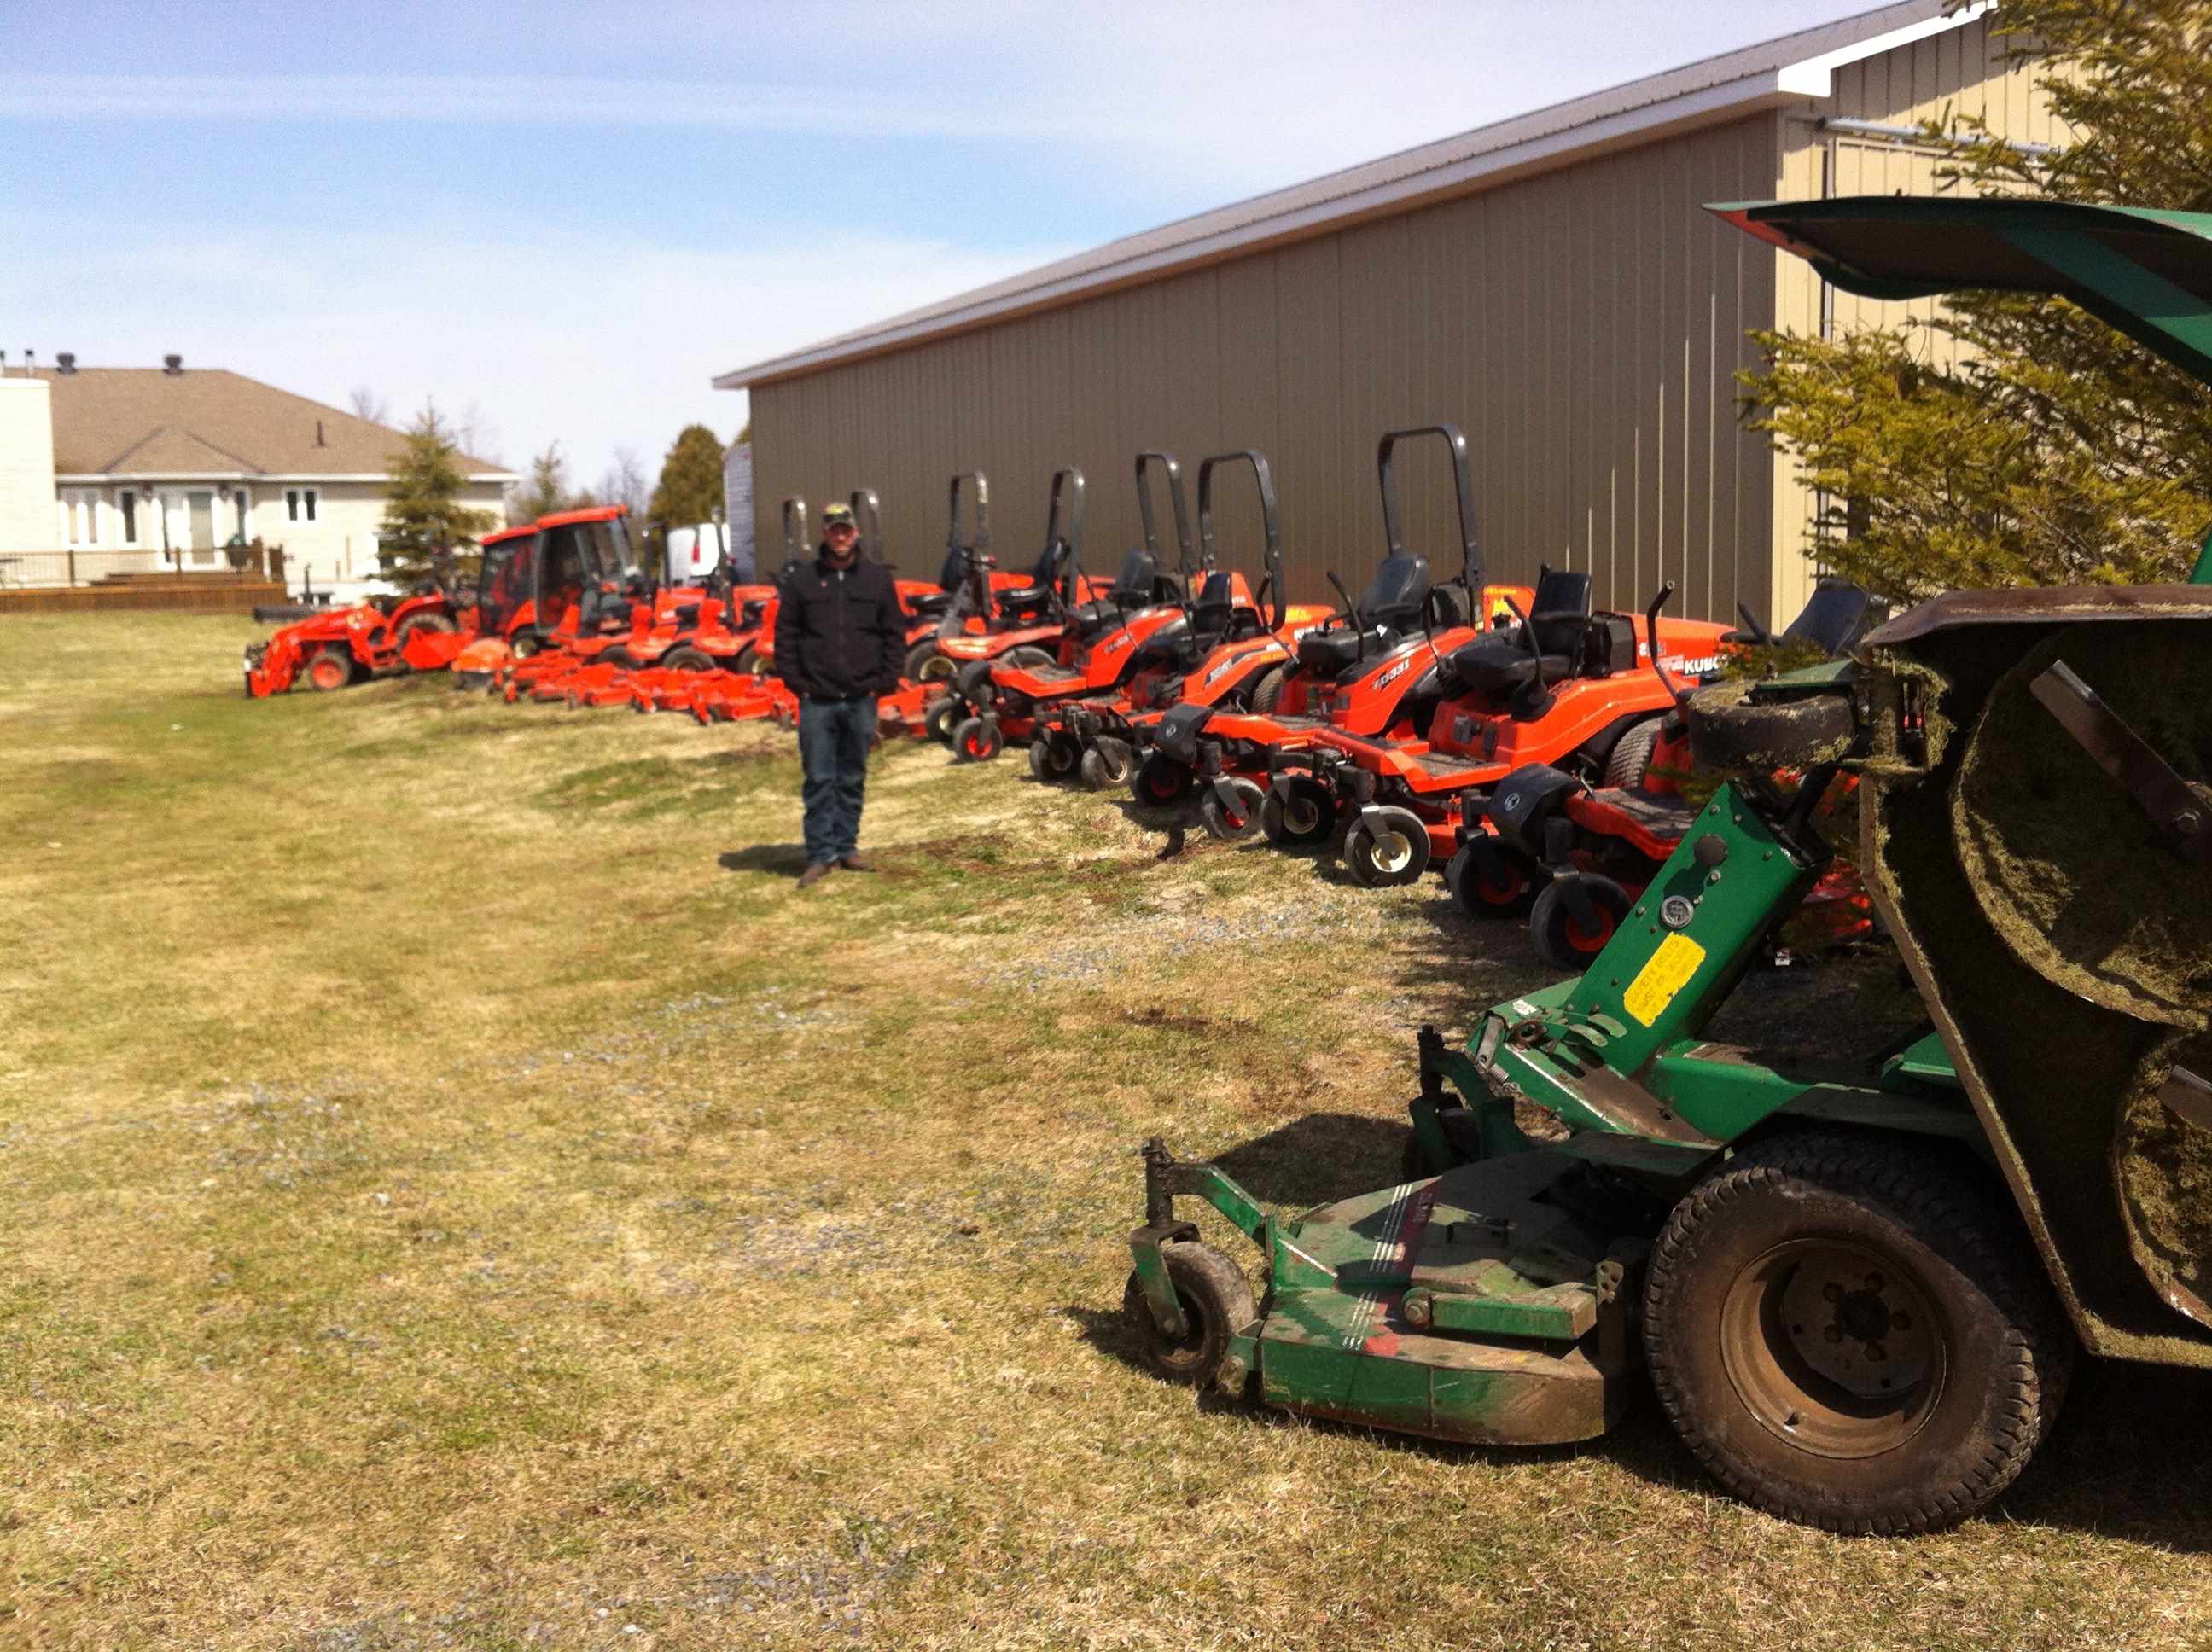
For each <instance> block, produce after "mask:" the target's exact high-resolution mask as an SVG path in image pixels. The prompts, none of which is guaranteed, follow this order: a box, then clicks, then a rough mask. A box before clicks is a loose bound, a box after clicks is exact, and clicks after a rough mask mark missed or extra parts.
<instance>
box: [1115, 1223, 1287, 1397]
mask: <svg viewBox="0 0 2212 1652" xmlns="http://www.w3.org/2000/svg"><path fill="white" fill-rule="evenodd" d="M1160 1260H1161V1261H1162V1262H1164V1263H1165V1264H1166V1265H1167V1272H1168V1278H1169V1279H1170V1281H1171V1282H1172V1283H1173V1284H1174V1285H1175V1289H1176V1301H1178V1302H1179V1303H1182V1314H1183V1319H1184V1320H1185V1321H1186V1322H1187V1323H1188V1326H1189V1327H1190V1334H1189V1335H1188V1336H1187V1337H1185V1338H1184V1339H1182V1341H1180V1342H1176V1341H1173V1340H1171V1339H1170V1338H1169V1336H1168V1333H1166V1332H1164V1331H1163V1330H1161V1329H1160V1327H1159V1321H1158V1320H1156V1319H1154V1318H1153V1317H1152V1305H1151V1304H1150V1303H1147V1302H1146V1300H1145V1287H1144V1284H1143V1282H1142V1281H1141V1280H1139V1278H1137V1276H1136V1275H1135V1274H1134V1273H1131V1274H1130V1275H1129V1284H1128V1288H1127V1290H1125V1291H1122V1293H1121V1315H1122V1317H1123V1319H1124V1320H1126V1321H1127V1323H1128V1327H1129V1330H1130V1333H1132V1334H1133V1336H1135V1338H1136V1339H1137V1351H1138V1354H1139V1357H1141V1358H1142V1359H1143V1360H1144V1362H1145V1369H1146V1370H1149V1371H1151V1372H1152V1374H1153V1375H1154V1376H1161V1377H1164V1378H1166V1379H1167V1380H1168V1381H1169V1382H1181V1383H1185V1384H1187V1385H1188V1386H1189V1387H1192V1388H1204V1387H1206V1385H1208V1384H1209V1383H1211V1382H1212V1381H1213V1378H1214V1375H1215V1373H1217V1372H1218V1371H1219V1370H1220V1369H1221V1362H1222V1359H1223V1358H1224V1357H1225V1356H1226V1355H1227V1353H1228V1352H1229V1339H1230V1338H1231V1337H1232V1336H1234V1335H1235V1334H1236V1333H1237V1332H1239V1331H1242V1330H1243V1328H1244V1327H1246V1326H1248V1325H1249V1324H1251V1323H1252V1321H1255V1320H1256V1319H1258V1318H1259V1317H1260V1310H1259V1308H1258V1307H1257V1306H1256V1305H1255V1303H1254V1302H1253V1300H1252V1282H1251V1281H1250V1280H1249V1279H1247V1278H1245V1277H1244V1273H1243V1269H1241V1268H1239V1267H1238V1266H1237V1264H1236V1263H1234V1262H1232V1261H1231V1260H1229V1258H1228V1257H1226V1256H1225V1255H1224V1254H1222V1253H1221V1252H1219V1251H1218V1250H1216V1249H1214V1248H1213V1247H1212V1246H1211V1245H1202V1244H1199V1243H1197V1242H1193V1241H1186V1242H1182V1243H1181V1244H1174V1245H1168V1246H1165V1247H1164V1248H1162V1249H1161V1251H1160Z"/></svg>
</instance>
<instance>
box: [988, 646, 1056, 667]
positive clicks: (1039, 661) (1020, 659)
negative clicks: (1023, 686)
mask: <svg viewBox="0 0 2212 1652" xmlns="http://www.w3.org/2000/svg"><path fill="white" fill-rule="evenodd" d="M1000 664H1002V665H1011V666H1012V667H1013V668H1014V669H1015V670H1016V671H1035V670H1036V669H1037V667H1038V666H1040V665H1059V664H1060V661H1059V660H1058V659H1054V657H1053V653H1052V650H1050V649H1049V648H1037V647H1031V646H1030V645H1029V644H1028V643H1024V644H1023V645H1022V646H1021V647H1018V648H1009V649H1008V650H1006V658H1005V659H1004V660H1002V661H1001V662H1000Z"/></svg>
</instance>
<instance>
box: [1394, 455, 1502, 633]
mask: <svg viewBox="0 0 2212 1652" xmlns="http://www.w3.org/2000/svg"><path fill="white" fill-rule="evenodd" d="M1413 436H1441V437H1443V441H1444V446H1447V447H1449V449H1450V450H1451V463H1452V496H1453V498H1454V500H1455V501H1456V502H1457V504H1458V506H1459V556H1460V561H1459V584H1460V585H1461V586H1462V588H1464V589H1465V590H1466V591H1467V592H1468V601H1469V607H1470V609H1472V606H1473V599H1474V588H1475V585H1476V582H1477V580H1479V579H1480V568H1481V550H1480V547H1479V545H1478V544H1477V543H1476V538H1475V527H1474V478H1473V472H1472V471H1471V470H1470V468H1469V466H1468V458H1467V438H1466V437H1465V436H1464V435H1462V434H1460V428H1459V427H1458V426H1457V425H1455V424H1417V425H1412V426H1409V427H1408V428H1406V429H1403V430H1386V431H1384V432H1383V440H1381V441H1379V442H1377V443H1376V446H1375V475H1376V480H1377V481H1378V482H1379V483H1381V484H1382V488H1383V539H1384V541H1385V542H1386V544H1387V546H1388V549H1389V555H1391V556H1404V555H1405V554H1406V513H1405V506H1404V503H1403V502H1402V501H1401V499H1400V497H1399V494H1398V475H1397V469H1396V466H1395V465H1394V464H1393V463H1392V459H1393V456H1394V454H1395V452H1396V449H1397V446H1398V444H1399V442H1400V441H1401V440H1405V439H1407V438H1408V437H1413ZM1446 583H1449V581H1447V582H1446Z"/></svg>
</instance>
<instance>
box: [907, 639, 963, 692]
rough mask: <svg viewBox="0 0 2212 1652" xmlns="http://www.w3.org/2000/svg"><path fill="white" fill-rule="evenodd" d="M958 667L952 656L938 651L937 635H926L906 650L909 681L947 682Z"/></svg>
mask: <svg viewBox="0 0 2212 1652" xmlns="http://www.w3.org/2000/svg"><path fill="white" fill-rule="evenodd" d="M956 669H957V662H956V661H955V660H954V659H952V658H951V656H950V655H949V654H943V653H939V652H938V648H937V639H936V638H935V637H924V638H923V639H922V640H921V641H919V642H917V643H915V645H914V647H911V648H909V649H908V650H907V651H906V680H907V681H908V682H909V683H942V682H947V681H950V680H951V677H952V673H953V671H955V670H956Z"/></svg>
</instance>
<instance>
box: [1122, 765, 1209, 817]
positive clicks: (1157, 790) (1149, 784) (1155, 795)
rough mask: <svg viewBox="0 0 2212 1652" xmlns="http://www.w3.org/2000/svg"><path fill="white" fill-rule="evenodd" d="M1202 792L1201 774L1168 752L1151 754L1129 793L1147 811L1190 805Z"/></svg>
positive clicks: (1138, 769)
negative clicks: (1199, 779)
mask: <svg viewBox="0 0 2212 1652" xmlns="http://www.w3.org/2000/svg"><path fill="white" fill-rule="evenodd" d="M1197 790H1198V775H1197V774H1195V773H1194V772H1193V770H1192V769H1191V767H1190V765H1189V764H1188V763H1179V762H1176V760H1175V759H1174V758H1172V757H1170V756H1168V755H1167V754H1166V753H1165V752H1164V751H1152V752H1147V753H1146V756H1145V760H1144V762H1140V763H1139V764H1138V765H1137V772H1136V774H1134V775H1133V776H1132V777H1131V779H1130V781H1129V791H1130V793H1131V795H1133V797H1134V798H1135V799H1137V801H1138V802H1139V803H1141V804H1143V805H1146V807H1147V808H1152V809H1164V808H1172V807H1173V806H1174V805H1176V804H1178V803H1187V802H1188V801H1189V799H1190V794H1191V793H1194V792H1195V791H1197Z"/></svg>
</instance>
